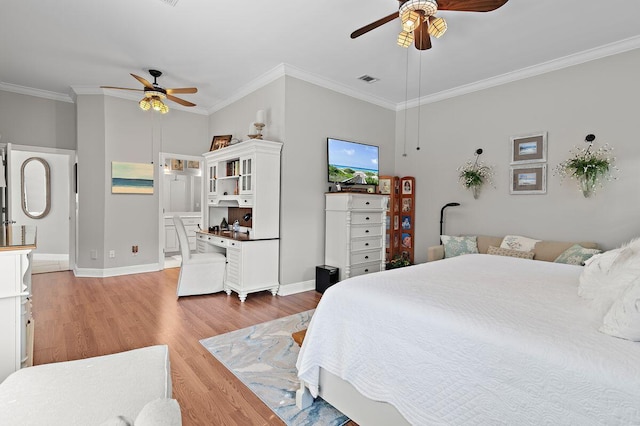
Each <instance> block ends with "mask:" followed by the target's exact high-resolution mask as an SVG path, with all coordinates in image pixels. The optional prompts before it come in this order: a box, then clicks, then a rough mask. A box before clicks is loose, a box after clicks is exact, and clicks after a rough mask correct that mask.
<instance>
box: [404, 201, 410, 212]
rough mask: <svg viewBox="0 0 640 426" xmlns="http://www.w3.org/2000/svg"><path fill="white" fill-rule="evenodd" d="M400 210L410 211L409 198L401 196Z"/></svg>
mask: <svg viewBox="0 0 640 426" xmlns="http://www.w3.org/2000/svg"><path fill="white" fill-rule="evenodd" d="M402 211H403V212H410V211H411V198H403V199H402Z"/></svg>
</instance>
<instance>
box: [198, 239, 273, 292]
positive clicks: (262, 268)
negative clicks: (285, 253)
mask: <svg viewBox="0 0 640 426" xmlns="http://www.w3.org/2000/svg"><path fill="white" fill-rule="evenodd" d="M231 235H233V234H231ZM242 237H243V238H242V240H236V239H234V238H232V237H231V236H221V235H219V234H210V233H208V232H198V236H197V243H196V244H197V246H198V252H199V253H210V252H219V253H225V254H226V256H227V272H226V276H225V281H224V288H225V291H226V292H227V294H231V291H235V292H236V293H238V297H239V298H240V301H241V302H244V301H245V299H246V298H247V295H248V294H249V293H253V292H256V291H263V290H269V291H271V293H272V294H273V295H274V296H275V295H276V294H277V292H278V288H279V286H280V283H279V281H278V252H279V247H280V241H279V240H278V239H268V240H250V239H248V238H246V237H244V236H242Z"/></svg>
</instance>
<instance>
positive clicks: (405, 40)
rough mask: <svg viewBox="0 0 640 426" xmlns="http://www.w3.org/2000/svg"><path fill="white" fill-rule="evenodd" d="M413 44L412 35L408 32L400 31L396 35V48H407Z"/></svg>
mask: <svg viewBox="0 0 640 426" xmlns="http://www.w3.org/2000/svg"><path fill="white" fill-rule="evenodd" d="M411 43H413V33H412V32H409V31H404V30H403V31H401V32H400V34H398V46H400V47H407V48H408V47H409V46H411Z"/></svg>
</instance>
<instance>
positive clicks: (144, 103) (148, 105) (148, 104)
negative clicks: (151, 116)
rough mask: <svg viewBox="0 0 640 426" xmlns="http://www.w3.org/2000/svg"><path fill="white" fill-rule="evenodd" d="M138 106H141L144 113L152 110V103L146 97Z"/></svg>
mask: <svg viewBox="0 0 640 426" xmlns="http://www.w3.org/2000/svg"><path fill="white" fill-rule="evenodd" d="M138 105H140V109H142V110H143V111H149V110H150V109H151V102H149V99H147V98H146V97H145V98H142V99H141V100H140V102H138Z"/></svg>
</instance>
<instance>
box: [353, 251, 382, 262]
mask: <svg viewBox="0 0 640 426" xmlns="http://www.w3.org/2000/svg"><path fill="white" fill-rule="evenodd" d="M381 258H382V252H381V251H380V250H372V251H363V252H360V253H351V265H356V264H358V263H367V262H374V261H379V260H380V259H381Z"/></svg>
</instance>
